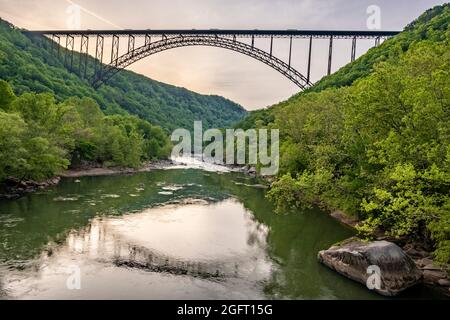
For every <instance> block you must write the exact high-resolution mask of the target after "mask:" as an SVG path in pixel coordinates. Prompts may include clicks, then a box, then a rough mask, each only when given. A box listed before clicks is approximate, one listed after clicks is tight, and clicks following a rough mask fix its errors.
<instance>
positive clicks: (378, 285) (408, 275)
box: [318, 238, 422, 296]
mask: <svg viewBox="0 0 450 320" xmlns="http://www.w3.org/2000/svg"><path fill="white" fill-rule="evenodd" d="M318 259H319V261H320V262H322V263H323V264H325V265H326V266H328V267H330V268H331V269H334V270H336V271H337V272H339V273H341V274H342V275H344V276H346V277H348V278H350V279H352V280H355V281H358V282H360V283H362V284H364V285H367V286H368V287H369V288H370V289H373V290H375V291H376V292H378V293H379V294H382V295H385V296H395V295H397V294H399V293H400V292H402V291H403V290H405V289H407V288H409V287H411V286H413V285H415V284H417V283H418V282H420V280H421V278H422V272H421V271H420V270H419V269H418V268H417V267H416V264H415V263H414V261H413V260H412V259H411V258H410V257H409V256H408V255H406V253H405V252H404V251H403V250H402V249H401V248H400V247H399V246H397V245H396V244H394V243H392V242H388V241H373V242H363V241H361V240H359V239H354V238H353V239H350V240H349V241H347V242H345V243H344V244H341V245H338V246H333V247H331V248H330V249H328V250H323V251H320V252H319V254H318ZM378 272H379V274H378ZM369 277H370V278H369ZM373 277H378V279H374V278H373ZM368 280H369V282H370V283H368Z"/></svg>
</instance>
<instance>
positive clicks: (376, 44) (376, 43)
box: [375, 37, 381, 47]
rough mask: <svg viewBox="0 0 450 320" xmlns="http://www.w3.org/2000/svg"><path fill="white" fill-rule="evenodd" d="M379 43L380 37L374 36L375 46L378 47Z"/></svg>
mask: <svg viewBox="0 0 450 320" xmlns="http://www.w3.org/2000/svg"><path fill="white" fill-rule="evenodd" d="M380 43H381V38H380V37H376V38H375V47H378V46H379V45H380Z"/></svg>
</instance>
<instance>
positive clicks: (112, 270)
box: [0, 168, 438, 299]
mask: <svg viewBox="0 0 450 320" xmlns="http://www.w3.org/2000/svg"><path fill="white" fill-rule="evenodd" d="M255 183H256V181H254V180H253V179H252V178H250V177H248V176H245V175H243V174H239V173H230V172H228V173H225V172H207V171H202V170H199V169H182V168H178V169H167V170H154V171H151V172H147V173H139V174H134V175H119V176H103V177H83V178H79V179H72V178H70V179H63V180H62V182H61V183H60V184H59V185H58V186H55V187H52V188H49V189H46V190H43V191H40V192H37V193H34V194H30V195H28V196H26V197H23V198H21V199H18V200H9V201H2V202H0V299H1V298H3V299H5V298H6V299H383V298H382V297H380V296H378V295H377V294H375V293H373V292H371V291H369V290H368V289H367V288H365V287H364V286H363V285H360V284H358V283H355V282H353V281H351V280H348V279H346V278H344V277H342V276H340V275H338V274H337V273H335V272H334V271H331V270H329V269H327V268H326V267H324V266H322V265H321V264H319V263H318V262H317V258H316V256H317V252H318V251H319V250H322V249H325V248H328V247H329V246H330V245H331V244H333V243H335V242H337V241H340V240H343V239H345V238H347V237H349V236H351V235H352V233H353V232H352V231H351V230H350V229H348V228H346V227H344V226H342V225H341V224H339V223H338V222H336V221H335V220H333V219H332V218H331V217H329V216H328V215H327V214H326V213H325V212H322V211H320V210H318V209H314V210H308V211H302V212H295V213H291V214H287V215H277V214H275V213H274V212H273V208H272V206H271V204H270V203H269V202H268V201H267V200H266V199H265V190H264V189H260V188H256V187H254V186H252V185H254V184H255ZM74 274H77V275H79V280H80V281H79V284H80V289H76V288H75V289H74V288H73V287H71V288H69V287H68V285H67V283H68V279H69V277H71V276H72V275H74ZM433 297H438V296H437V294H436V293H435V292H434V291H433V290H431V289H429V288H426V287H423V286H418V287H416V288H413V289H411V290H409V291H407V292H405V293H404V294H403V295H402V296H401V297H400V298H433Z"/></svg>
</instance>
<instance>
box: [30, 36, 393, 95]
mask: <svg viewBox="0 0 450 320" xmlns="http://www.w3.org/2000/svg"><path fill="white" fill-rule="evenodd" d="M27 32H28V33H30V34H34V35H44V36H47V37H49V38H51V39H52V41H53V42H52V48H53V50H55V52H56V53H57V55H58V56H59V55H60V54H61V53H60V52H61V51H62V50H61V38H64V37H65V50H63V52H64V63H65V65H66V67H67V68H68V69H69V70H71V71H78V73H79V74H80V75H82V76H84V77H85V78H86V79H89V80H90V82H91V84H92V85H93V86H94V87H95V88H98V87H100V86H101V85H102V84H103V83H105V82H107V81H108V80H109V79H110V78H111V77H113V76H114V75H115V74H116V73H117V72H119V71H120V70H122V69H125V68H126V67H128V66H129V65H131V64H133V63H134V62H136V61H138V60H141V59H143V58H145V57H148V56H150V55H154V54H156V53H159V52H162V51H166V50H169V49H173V48H179V47H186V46H210V47H218V48H224V49H228V50H232V51H235V52H239V53H241V54H244V55H246V56H249V57H252V58H254V59H256V60H258V61H260V62H262V63H264V64H266V65H268V66H270V67H272V68H273V69H275V70H277V71H278V72H280V73H281V74H282V75H284V76H285V77H286V78H288V79H289V80H291V81H292V82H293V83H294V84H296V85H297V86H298V87H299V88H300V89H301V90H304V89H306V88H308V87H310V86H312V82H311V78H310V75H311V59H312V48H313V39H329V49H328V72H327V74H328V75H329V74H331V68H332V56H333V41H334V40H336V39H351V40H352V49H351V55H350V61H354V60H355V57H356V43H357V39H374V40H375V41H374V45H375V46H378V45H379V44H380V43H381V41H382V40H383V39H386V38H389V37H392V36H394V35H396V34H397V33H398V32H396V31H312V30H308V31H301V30H257V29H255V30H219V29H209V30H196V29H191V30H150V29H149V30H72V31H61V30H48V31H27ZM90 37H95V59H94V62H93V63H94V72H93V74H92V75H88V74H87V73H88V67H87V66H88V64H89V61H90V60H92V59H89V58H88V57H89V43H90ZM124 37H125V38H126V40H127V47H126V49H127V50H126V52H125V53H122V54H119V52H120V51H119V45H120V39H121V38H124ZM137 37H141V38H144V41H143V43H142V44H141V46H138V47H136V38H137ZM152 37H153V39H155V37H157V38H158V40H156V41H153V42H152ZM76 38H79V48H80V50H79V55H78V56H79V59H78V68H77V69H78V70H75V68H74V62H76V61H74V51H75V42H76V41H75V39H76ZM245 38H247V39H251V44H247V43H245V42H243V41H241V39H245ZM255 38H265V39H268V41H270V49H269V50H268V51H264V50H262V49H259V48H257V47H256V46H255ZM274 38H284V39H289V55H288V61H283V60H281V59H280V58H278V57H276V56H275V55H273V40H274ZM299 38H303V39H309V51H308V54H307V56H308V61H307V70H306V75H305V74H303V73H301V72H299V71H298V70H296V69H295V68H293V67H292V65H291V60H292V42H293V40H295V39H299ZM105 39H109V40H111V60H110V62H109V63H108V64H103V56H104V47H105ZM63 41H64V39H63Z"/></svg>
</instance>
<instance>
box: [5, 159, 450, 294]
mask: <svg viewBox="0 0 450 320" xmlns="http://www.w3.org/2000/svg"><path fill="white" fill-rule="evenodd" d="M176 165H183V164H182V163H177V162H175V161H173V160H170V159H168V160H156V161H152V162H147V163H145V164H144V165H143V166H141V167H139V168H120V167H113V168H106V167H94V166H84V167H79V168H74V169H69V170H66V171H64V172H63V173H61V174H60V175H58V176H55V177H52V178H50V179H48V180H45V181H41V182H36V181H19V180H17V179H13V178H10V179H7V180H6V181H5V183H4V185H3V186H1V189H0V200H2V199H6V200H16V199H19V198H21V197H23V196H25V195H27V194H30V193H33V192H35V191H37V190H41V189H45V188H48V187H51V186H55V185H57V184H58V183H59V182H60V181H61V179H62V178H81V177H98V176H112V175H127V174H136V173H141V172H150V171H152V170H160V169H166V168H169V167H171V166H176ZM184 165H185V164H184ZM226 167H228V168H229V169H231V171H232V172H240V173H243V174H245V175H248V176H252V177H257V176H258V174H257V173H256V170H255V169H254V168H253V167H249V166H244V167H241V166H226ZM259 177H260V178H263V180H265V181H266V182H267V183H268V186H270V184H271V179H267V177H261V176H259ZM264 187H267V186H264ZM314 205H317V206H318V207H320V208H321V209H322V210H324V211H326V212H327V213H328V214H329V215H330V216H331V217H332V218H333V219H334V220H336V221H337V222H338V223H340V224H342V225H344V226H346V227H348V228H351V229H352V230H354V231H356V226H357V225H358V224H359V223H360V222H361V221H360V220H359V219H358V218H356V217H355V216H353V215H348V214H346V213H345V212H344V211H342V210H339V209H336V208H332V207H330V206H328V205H327V204H326V203H324V202H323V201H318V200H317V201H315V202H314ZM374 239H375V240H387V241H391V242H393V243H396V244H397V245H399V246H400V247H401V248H402V249H403V250H404V251H405V253H406V254H408V256H410V258H411V259H412V260H413V261H414V262H415V264H416V265H417V267H418V268H419V269H420V270H421V271H422V274H423V280H422V283H423V284H424V285H427V286H431V287H433V288H436V289H438V290H440V291H442V292H443V293H444V294H446V295H447V296H450V278H449V276H448V274H447V273H446V271H445V270H444V269H443V268H441V267H438V266H436V265H434V263H433V259H432V255H431V252H430V250H427V249H426V248H424V246H423V245H422V244H420V243H417V242H408V241H405V240H404V239H394V238H392V237H387V236H385V235H380V234H378V235H374ZM344 241H345V240H344Z"/></svg>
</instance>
